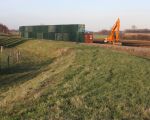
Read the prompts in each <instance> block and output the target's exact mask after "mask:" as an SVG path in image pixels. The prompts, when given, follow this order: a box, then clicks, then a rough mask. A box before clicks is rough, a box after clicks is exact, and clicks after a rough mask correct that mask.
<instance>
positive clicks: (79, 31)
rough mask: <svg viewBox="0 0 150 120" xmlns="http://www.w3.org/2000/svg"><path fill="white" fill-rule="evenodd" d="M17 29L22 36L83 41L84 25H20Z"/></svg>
mask: <svg viewBox="0 0 150 120" xmlns="http://www.w3.org/2000/svg"><path fill="white" fill-rule="evenodd" d="M19 31H20V33H21V36H22V37H23V38H36V39H49V40H64V41H75V42H84V33H85V25H84V24H72V25H39V26H21V27H20V28H19Z"/></svg>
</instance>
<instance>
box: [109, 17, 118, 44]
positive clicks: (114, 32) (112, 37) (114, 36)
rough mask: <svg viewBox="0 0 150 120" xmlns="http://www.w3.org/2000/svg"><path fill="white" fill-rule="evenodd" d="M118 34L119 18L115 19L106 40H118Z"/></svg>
mask: <svg viewBox="0 0 150 120" xmlns="http://www.w3.org/2000/svg"><path fill="white" fill-rule="evenodd" d="M119 34H120V19H119V18H118V20H117V21H116V23H115V24H114V26H113V27H112V29H111V32H110V35H109V36H108V37H107V38H106V41H107V42H110V43H112V42H118V41H119V37H120V36H119Z"/></svg>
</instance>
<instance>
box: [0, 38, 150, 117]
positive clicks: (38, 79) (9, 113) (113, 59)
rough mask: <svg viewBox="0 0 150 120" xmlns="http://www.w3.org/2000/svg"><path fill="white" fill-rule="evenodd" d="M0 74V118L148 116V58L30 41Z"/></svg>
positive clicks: (72, 45)
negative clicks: (19, 60) (13, 63)
mask: <svg viewBox="0 0 150 120" xmlns="http://www.w3.org/2000/svg"><path fill="white" fill-rule="evenodd" d="M16 48H17V49H19V50H20V51H21V52H22V59H21V60H22V61H21V62H20V63H18V64H16V67H13V68H11V70H12V71H11V72H10V73H7V74H1V75H0V78H1V79H0V118H1V119H2V120H9V119H10V120H15V119H16V120H20V119H24V120H27V119H36V120H37V119H40V120H47V119H50V120H100V119H101V120H111V119H118V120H120V119H123V120H129V119H131V120H134V119H135V120H138V119H145V120H149V119H150V60H149V59H144V58H139V57H136V56H131V55H129V54H127V53H124V52H119V51H114V50H111V49H105V48H100V47H94V46H85V45H80V44H76V43H69V42H58V41H57V42H55V41H44V40H43V41H42V40H41V41H40V40H30V41H28V42H25V43H23V44H21V45H19V46H17V47H16Z"/></svg>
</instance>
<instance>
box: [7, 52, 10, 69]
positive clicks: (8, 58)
mask: <svg viewBox="0 0 150 120" xmlns="http://www.w3.org/2000/svg"><path fill="white" fill-rule="evenodd" d="M9 62H10V56H9V55H8V57H7V65H8V68H9V66H10V63H9Z"/></svg>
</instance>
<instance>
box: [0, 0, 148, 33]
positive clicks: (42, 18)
mask: <svg viewBox="0 0 150 120" xmlns="http://www.w3.org/2000/svg"><path fill="white" fill-rule="evenodd" d="M149 12H150V0H1V1H0V22H1V23H3V24H6V25H8V27H9V28H15V29H16V28H18V27H19V26H21V25H39V24H80V23H81V24H85V25H86V29H87V30H94V31H97V30H100V29H110V28H111V27H112V25H113V24H114V22H115V20H116V19H117V18H118V17H120V19H121V29H126V28H131V26H132V25H136V26H137V27H138V28H150V14H149Z"/></svg>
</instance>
